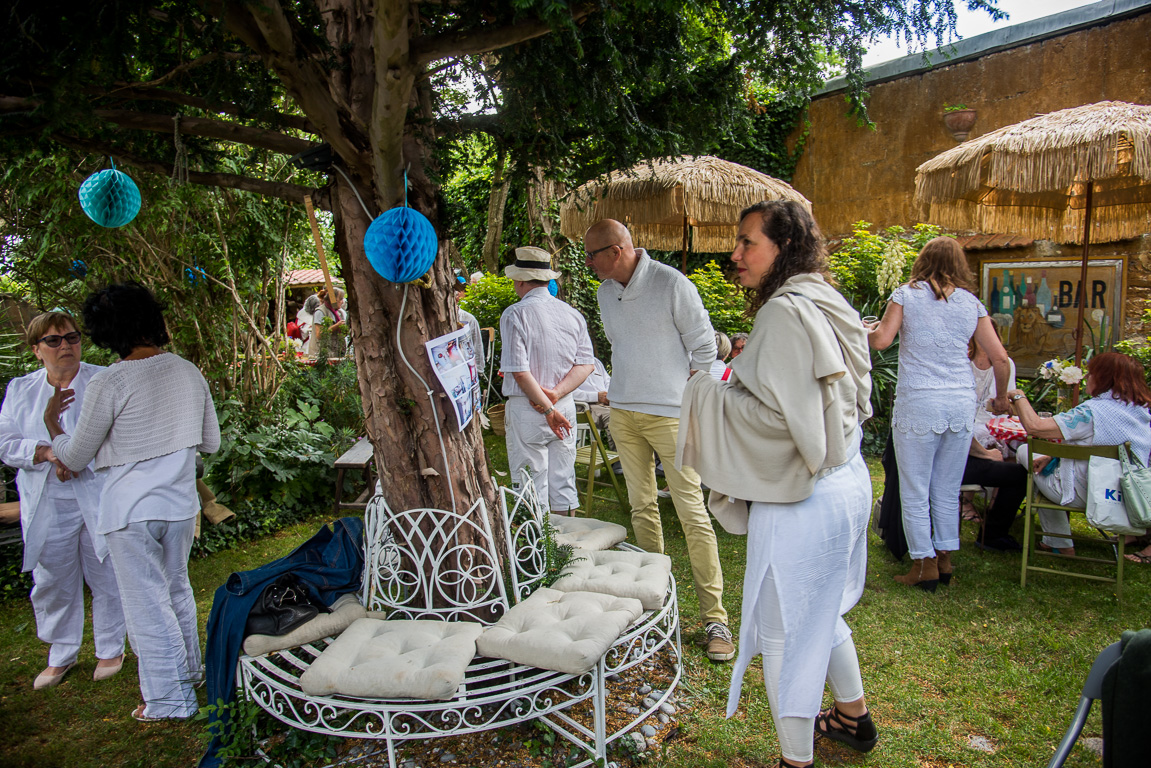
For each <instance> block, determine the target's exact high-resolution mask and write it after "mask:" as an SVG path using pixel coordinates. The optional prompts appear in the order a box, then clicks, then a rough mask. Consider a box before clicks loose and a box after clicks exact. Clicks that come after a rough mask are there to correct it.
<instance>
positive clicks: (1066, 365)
mask: <svg viewBox="0 0 1151 768" xmlns="http://www.w3.org/2000/svg"><path fill="white" fill-rule="evenodd" d="M1039 376H1040V377H1041V378H1043V379H1045V380H1047V381H1052V380H1058V381H1059V383H1060V384H1065V385H1067V386H1069V387H1071V386H1075V385H1076V384H1079V383H1080V382H1082V381H1083V369H1082V368H1080V367H1079V366H1077V365H1073V364H1072V363H1071V361H1070V360H1060V359H1059V358H1055V359H1054V360H1048V361H1047V362H1046V363H1044V364H1043V365H1041V366H1040V367H1039Z"/></svg>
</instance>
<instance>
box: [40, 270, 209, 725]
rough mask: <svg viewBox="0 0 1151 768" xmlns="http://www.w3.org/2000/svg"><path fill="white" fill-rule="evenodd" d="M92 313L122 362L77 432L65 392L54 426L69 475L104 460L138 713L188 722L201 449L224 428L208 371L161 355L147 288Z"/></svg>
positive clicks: (108, 525)
mask: <svg viewBox="0 0 1151 768" xmlns="http://www.w3.org/2000/svg"><path fill="white" fill-rule="evenodd" d="M83 315H84V325H85V328H86V329H87V331H88V334H89V336H90V337H91V339H92V342H93V343H94V344H95V345H96V346H98V347H103V348H106V349H111V350H112V351H114V352H116V354H118V355H119V356H120V362H118V363H116V364H115V365H112V366H110V367H108V368H106V369H105V370H102V371H100V372H99V373H97V374H96V375H95V376H93V377H92V380H91V381H89V382H88V388H87V391H86V392H85V396H84V403H83V405H82V406H81V408H80V416H79V419H78V420H77V423H76V428H75V429H74V430H73V432H72V434H71V435H66V434H64V432H63V430H62V429H61V428H60V418H59V417H60V412H61V411H62V410H63V409H65V408H67V406H68V405H69V404H70V403H71V402H72V397H73V394H72V391H71V390H67V389H65V390H61V389H60V388H59V387H57V388H56V393H55V394H54V395H53V396H52V398H51V399H50V400H49V402H48V406H47V408H46V409H45V411H44V425H45V426H46V427H47V428H48V433H49V434H50V435H51V436H52V450H53V451H54V452H55V453H56V456H57V457H58V458H59V459H60V461H62V462H63V463H64V465H65V466H67V467H68V468H70V469H73V470H79V469H81V468H82V467H84V466H85V465H87V464H88V462H90V461H92V460H93V459H95V467H96V471H97V472H98V473H100V474H101V475H102V476H103V478H104V490H103V493H102V495H101V497H100V510H99V516H98V520H99V522H98V523H97V528H98V530H97V532H98V533H100V534H103V535H104V537H105V540H106V541H107V542H108V550H109V552H110V556H111V558H112V567H113V568H114V570H115V572H116V581H117V583H118V585H119V587H120V597H121V600H122V602H123V605H124V619H125V621H126V622H127V625H128V638H129V640H131V642H132V647H133V648H134V649H135V651H136V654H137V655H138V657H139V674H140V691H141V693H142V694H143V697H144V703H143V704H141V705H140V706H139V707H137V708H136V709H135V710H134V711H133V712H132V716H133V717H135V718H136V719H137V720H142V721H150V720H164V719H168V718H179V719H183V718H189V717H191V716H192V715H194V714H196V711H197V709H198V707H199V705H198V702H197V701H196V694H195V691H194V690H193V685H194V684H195V682H196V680H197V678H198V677H200V676H201V675H202V674H203V669H202V664H201V660H200V639H199V631H198V629H199V628H198V626H197V623H196V599H195V595H193V593H192V586H191V584H189V583H188V554H189V552H190V551H191V548H192V538H193V536H194V533H195V528H196V516H197V515H198V514H199V511H200V503H199V498H198V497H197V495H196V452H197V451H203V452H205V453H212V452H213V451H215V450H217V449H218V448H219V447H220V425H219V423H218V422H217V420H216V410H215V407H214V406H213V403H212V395H211V393H210V392H209V391H208V384H207V382H206V381H204V377H203V376H202V375H201V374H200V371H199V370H198V369H197V368H196V366H194V365H192V364H191V363H189V362H188V361H187V360H184V359H183V358H181V357H178V356H176V355H174V354H172V353H170V352H165V351H164V350H163V349H161V347H162V346H163V345H164V344H167V343H168V341H169V339H168V331H167V329H166V327H165V325H164V315H163V311H162V309H161V306H160V304H159V302H157V301H156V299H155V297H154V296H152V293H151V292H150V291H149V290H148V289H147V288H145V287H144V286H142V285H140V284H139V283H126V284H117V285H110V286H108V287H107V288H105V289H103V290H102V291H98V292H96V293H94V294H92V295H90V296H89V297H88V299H87V300H86V301H85V302H84V312H83Z"/></svg>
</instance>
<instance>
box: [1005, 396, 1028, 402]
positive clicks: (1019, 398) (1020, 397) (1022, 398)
mask: <svg viewBox="0 0 1151 768" xmlns="http://www.w3.org/2000/svg"><path fill="white" fill-rule="evenodd" d="M1007 399H1008V400H1010V401H1011V402H1013V403H1014V402H1015V401H1016V400H1026V399H1027V395H1012V396H1011V397H1009V398H1007Z"/></svg>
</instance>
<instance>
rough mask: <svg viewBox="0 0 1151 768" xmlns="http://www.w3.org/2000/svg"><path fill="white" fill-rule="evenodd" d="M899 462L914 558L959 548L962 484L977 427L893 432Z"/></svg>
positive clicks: (902, 499)
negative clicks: (937, 431) (920, 431)
mask: <svg viewBox="0 0 1151 768" xmlns="http://www.w3.org/2000/svg"><path fill="white" fill-rule="evenodd" d="M892 437H893V439H894V441H895V460H896V462H897V463H898V464H899V500H900V502H901V503H902V505H903V532H904V534H906V536H907V548H908V549H909V550H910V551H911V557H912V558H913V559H915V560H921V559H923V558H925V557H935V553H936V551H939V552H951V551H953V550H956V549H959V486H961V485H963V470H964V468H966V466H967V454H968V452H969V451H970V450H971V430H970V429H968V430H964V431H962V432H953V431H952V430H950V429H948V430H946V431H944V433H943V434H941V435H940V434H936V433H935V432H928V433H927V434H926V435H917V434H915V433H914V432H901V431H899V430H895V431H894V432H893V433H892Z"/></svg>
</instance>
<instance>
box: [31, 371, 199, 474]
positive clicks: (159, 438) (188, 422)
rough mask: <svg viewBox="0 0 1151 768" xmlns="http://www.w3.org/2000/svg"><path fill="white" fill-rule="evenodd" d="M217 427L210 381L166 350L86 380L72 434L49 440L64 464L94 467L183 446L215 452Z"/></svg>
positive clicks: (115, 464) (74, 466)
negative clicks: (82, 398) (94, 464)
mask: <svg viewBox="0 0 1151 768" xmlns="http://www.w3.org/2000/svg"><path fill="white" fill-rule="evenodd" d="M219 447H220V424H219V422H218V421H217V420H216V408H215V406H214V404H213V403H212V394H211V392H209V391H208V382H206V381H204V377H203V376H202V375H201V374H200V371H199V369H198V368H196V366H194V365H192V364H191V363H189V362H188V361H187V360H185V359H184V358H182V357H179V356H178V355H174V354H172V353H170V352H166V353H163V354H159V355H155V356H153V357H147V358H144V359H143V360H121V361H120V362H118V363H116V364H115V365H113V366H111V367H109V368H105V369H104V370H102V371H100V372H99V373H97V374H96V375H95V376H93V377H92V380H91V381H90V382H88V391H87V392H86V394H85V397H84V404H83V407H81V409H80V419H79V421H78V422H77V423H76V430H75V432H74V433H73V434H72V435H60V436H59V437H57V438H56V439H55V440H53V441H52V450H53V451H55V452H56V456H57V457H58V458H59V459H60V461H62V462H64V464H65V466H67V467H69V468H70V469H79V468H81V467H83V466H85V465H86V464H88V462H90V461H92V459H93V458H95V459H96V469H104V468H106V467H115V466H120V465H122V464H128V463H130V462H136V461H146V460H147V459H154V458H156V457H158V456H167V455H168V454H169V453H174V452H176V451H178V450H180V449H182V448H196V449H197V450H199V451H201V452H203V453H214V452H215V451H216V450H217V449H219Z"/></svg>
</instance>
